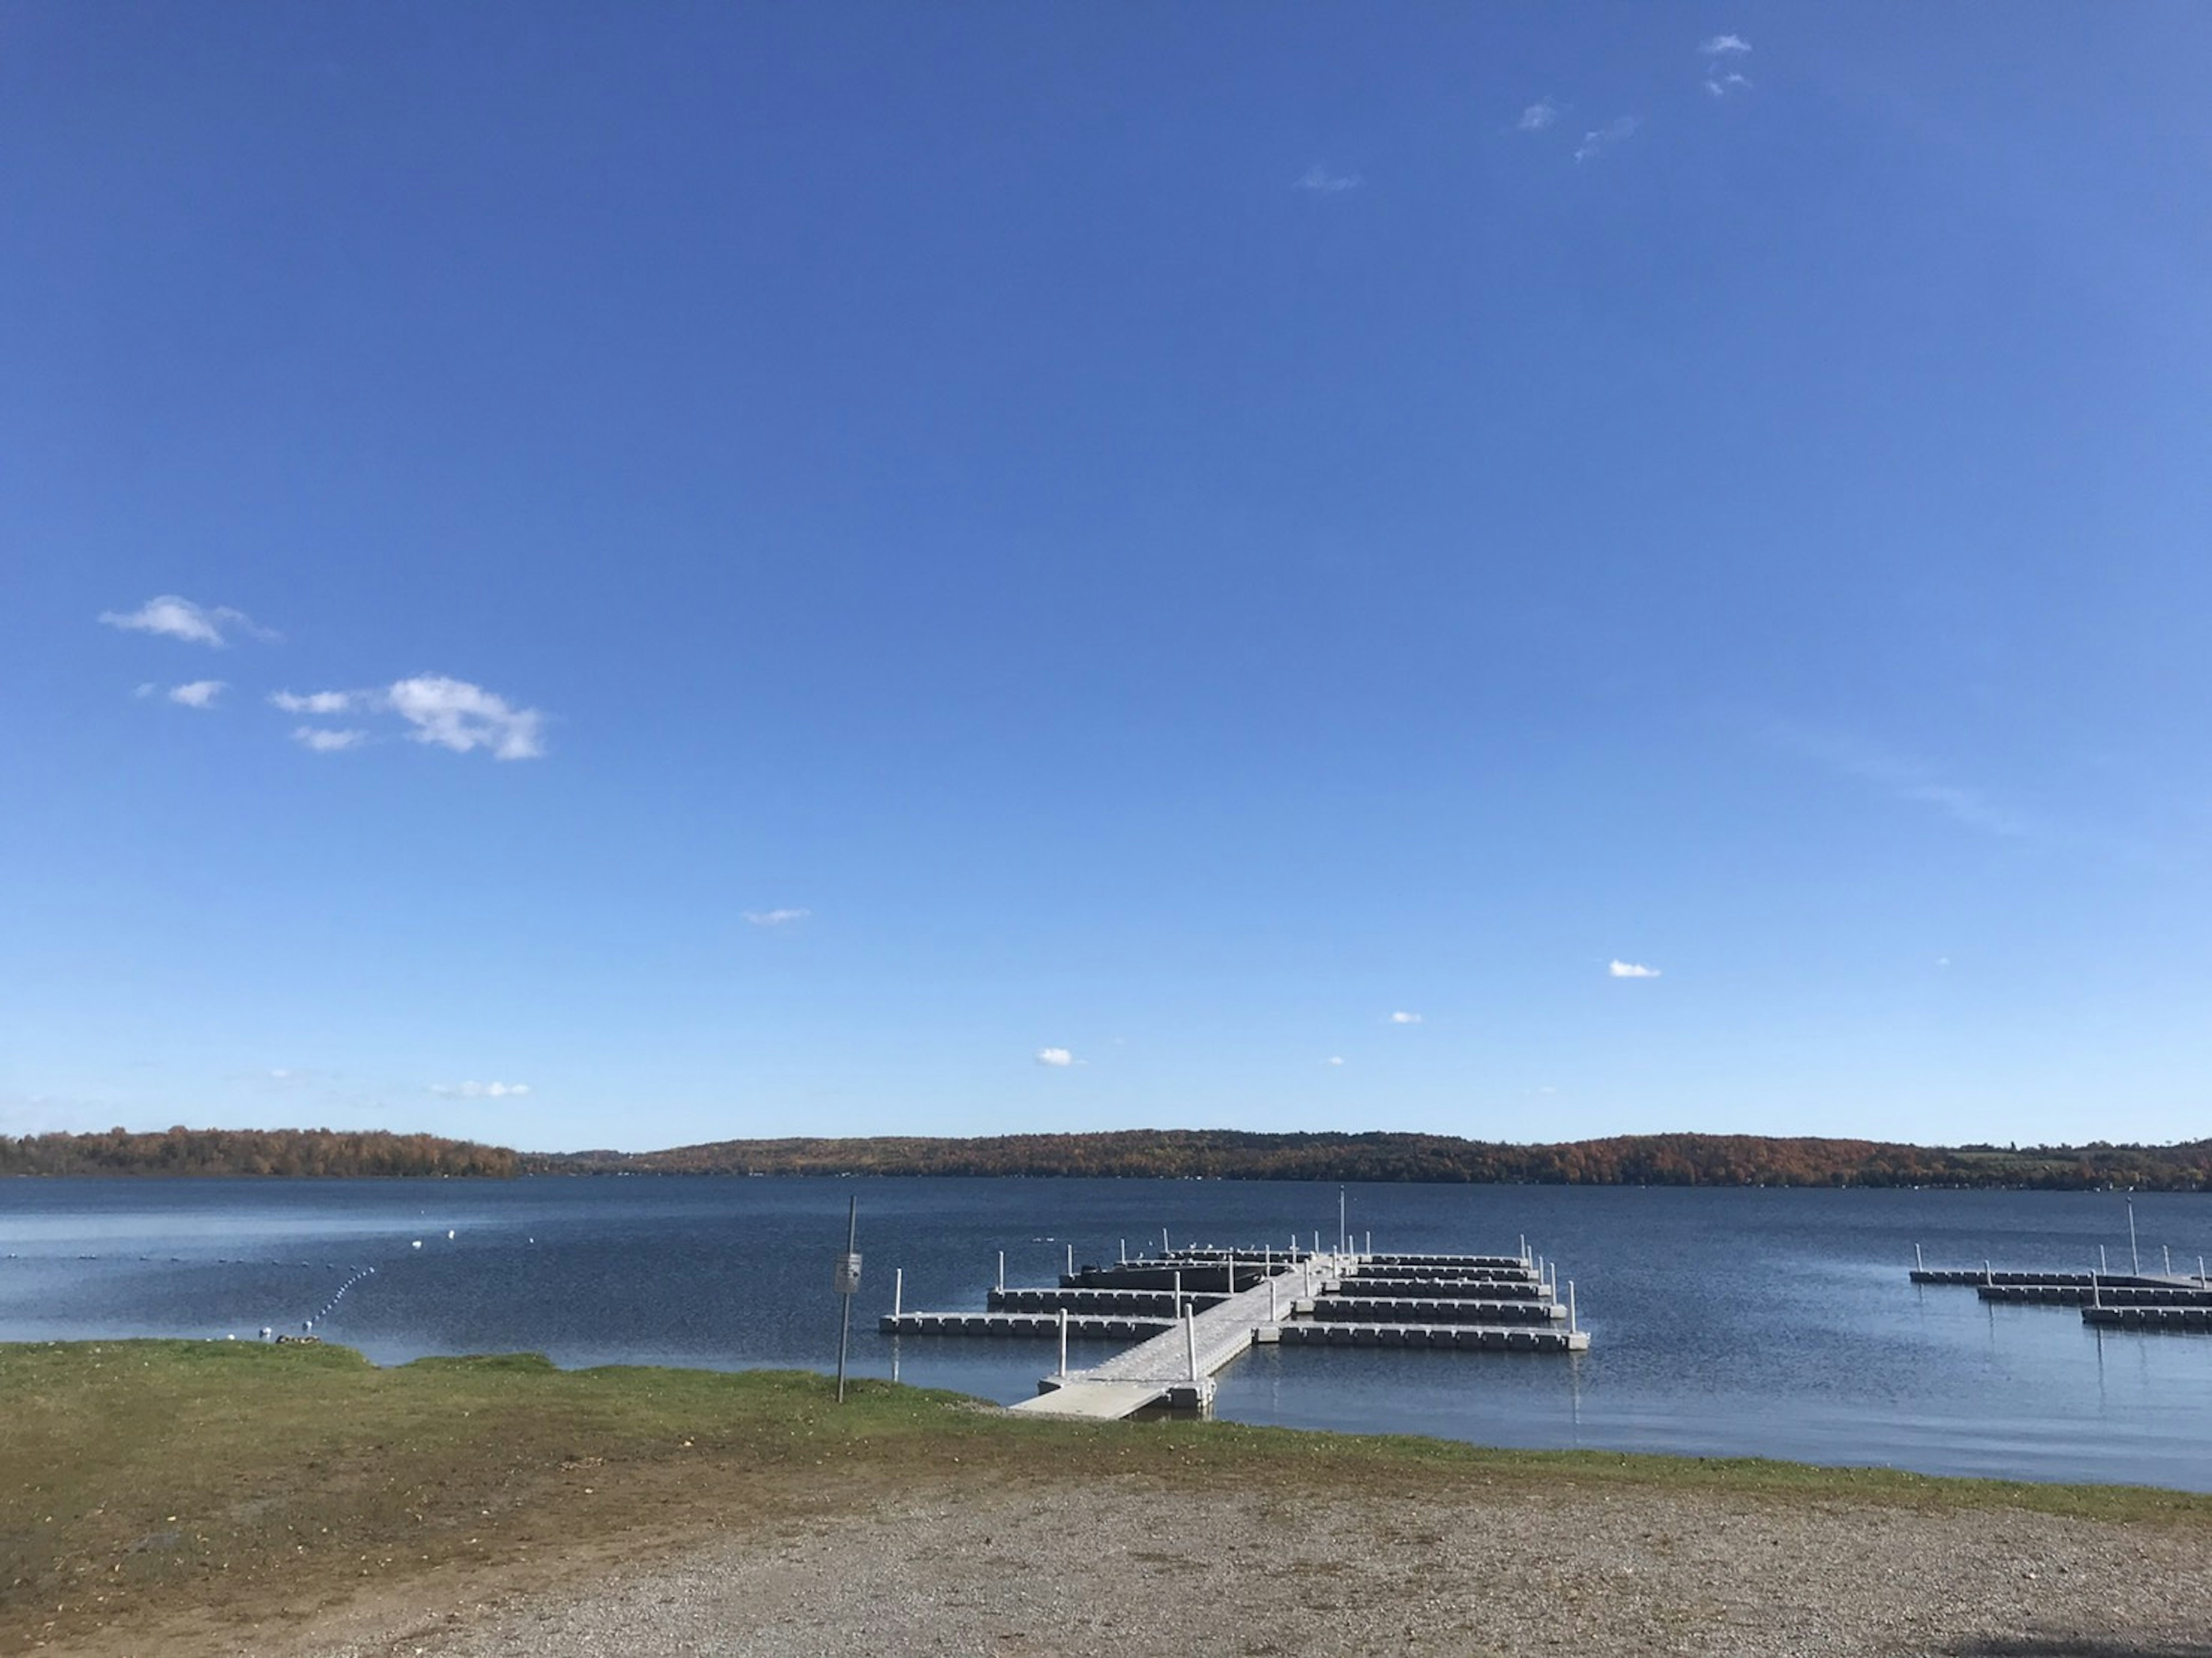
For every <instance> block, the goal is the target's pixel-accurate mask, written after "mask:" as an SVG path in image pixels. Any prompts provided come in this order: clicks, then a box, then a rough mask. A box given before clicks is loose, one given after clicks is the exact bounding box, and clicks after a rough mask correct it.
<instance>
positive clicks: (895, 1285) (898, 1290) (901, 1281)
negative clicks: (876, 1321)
mask: <svg viewBox="0 0 2212 1658" xmlns="http://www.w3.org/2000/svg"><path fill="white" fill-rule="evenodd" d="M905 1294H906V1268H905V1267H903V1266H894V1267H892V1268H891V1316H892V1317H893V1318H896V1317H897V1316H898V1315H899V1301H900V1298H901V1297H903V1296H904V1295H905Z"/></svg>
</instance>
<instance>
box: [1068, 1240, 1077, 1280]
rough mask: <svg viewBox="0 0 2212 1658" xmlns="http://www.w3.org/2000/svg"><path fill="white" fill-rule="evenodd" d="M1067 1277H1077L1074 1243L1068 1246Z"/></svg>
mask: <svg viewBox="0 0 2212 1658" xmlns="http://www.w3.org/2000/svg"><path fill="white" fill-rule="evenodd" d="M1067 1275H1068V1277H1070V1278H1073V1277H1074V1276H1075V1246H1074V1245H1073V1244H1072V1243H1071V1244H1069V1245H1068V1246H1067Z"/></svg>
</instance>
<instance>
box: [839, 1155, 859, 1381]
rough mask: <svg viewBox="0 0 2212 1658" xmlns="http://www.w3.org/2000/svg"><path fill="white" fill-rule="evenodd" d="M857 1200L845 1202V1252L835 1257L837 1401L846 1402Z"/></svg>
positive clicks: (855, 1283)
mask: <svg viewBox="0 0 2212 1658" xmlns="http://www.w3.org/2000/svg"><path fill="white" fill-rule="evenodd" d="M859 1244H860V1199H859V1198H858V1197H854V1198H850V1199H847V1207H846V1210H845V1253H844V1254H842V1255H840V1256H838V1257H837V1282H836V1290H837V1298H838V1299H839V1300H840V1301H842V1303H844V1306H845V1310H844V1314H843V1315H842V1317H841V1318H840V1319H839V1321H838V1325H837V1402H838V1403H839V1404H840V1405H842V1404H843V1403H844V1402H845V1353H846V1351H847V1350H848V1348H849V1347H850V1346H851V1345H852V1343H853V1297H854V1296H855V1295H857V1294H858V1293H859V1292H860V1248H859V1247H858V1246H859Z"/></svg>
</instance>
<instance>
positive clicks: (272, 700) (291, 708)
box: [269, 691, 362, 714]
mask: <svg viewBox="0 0 2212 1658" xmlns="http://www.w3.org/2000/svg"><path fill="white" fill-rule="evenodd" d="M359 701H362V693H361V692H359V691H310V692H308V693H307V695H305V696H298V695H294V694H293V693H292V692H290V691H271V692H270V694H269V706H270V708H282V709H283V710H284V712H285V713H287V714H343V713H344V712H345V711H346V710H347V709H348V708H352V707H354V706H355V704H356V703H357V702H359Z"/></svg>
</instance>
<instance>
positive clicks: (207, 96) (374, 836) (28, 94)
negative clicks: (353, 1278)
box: [0, 0, 2212, 1147]
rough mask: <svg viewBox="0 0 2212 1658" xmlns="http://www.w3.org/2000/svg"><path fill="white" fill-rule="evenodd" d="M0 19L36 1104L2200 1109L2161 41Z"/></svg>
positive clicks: (12, 709) (8, 1013) (424, 18)
mask: <svg viewBox="0 0 2212 1658" xmlns="http://www.w3.org/2000/svg"><path fill="white" fill-rule="evenodd" d="M0 27H4V37H5V39H4V51H0V144H4V150H5V155H6V157H7V164H6V168H5V173H6V179H7V182H6V184H5V186H4V189H5V191H6V201H7V210H6V212H5V214H4V216H0V237H4V238H5V257H4V258H0V361H4V362H5V364H6V365H7V372H6V373H5V374H0V560H4V569H5V592H6V597H7V602H6V604H5V606H4V608H3V609H0V628H4V629H5V632H4V635H0V664H4V666H5V676H6V684H5V689H6V695H5V699H4V702H0V709H4V713H0V776H4V777H5V779H6V780H8V786H7V790H6V793H7V796H8V799H9V806H8V808H7V810H6V811H4V812H0V1131H5V1132H13V1133H26V1132H30V1131H33V1130H42V1129H47V1128H57V1127H61V1128H101V1127H107V1126H109V1125H110V1124H113V1123H122V1124H125V1125H129V1126H131V1127H165V1126H167V1125H168V1124H170V1123H172V1122H179V1121H181V1122H188V1123H193V1124H222V1125H245V1124H286V1123H329V1124H332V1125H337V1126H358V1127H393V1128H404V1129H416V1128H427V1129H433V1130H436V1131H440V1132H445V1133H459V1134H466V1135H471V1136H476V1137H480V1138H484V1139H493V1140H497V1141H501V1142H504V1143H507V1144H511V1145H525V1146H532V1147H580V1146H590V1145H617V1146H626V1147H644V1146H651V1145H668V1144H676V1143H682V1142H687V1141H694V1140H700V1139H716V1138H725V1137H731V1136H743V1135H758V1134H775V1133H802V1132H804V1133H874V1132H930V1133H995V1132H1002V1131H1015V1130H1027V1129H1037V1130H1049V1129H1088V1128H1107V1127H1134V1126H1146V1125H1151V1126H1185V1125H1188V1126H1199V1125H1210V1126H1228V1127H1312V1128H1335V1127H1342V1128H1369V1127H1384V1128H1407V1129H1431V1130H1437V1131H1441V1132H1448V1133H1466V1134H1471V1135H1476V1136H1481V1137H1498V1138H1507V1139H1554V1138H1565V1137H1575V1136H1583V1135H1589V1134H1597V1133H1616V1132H1632V1131H1643V1130H1657V1129H1702V1130H1713V1131H1735V1130H1741V1131H1748V1132H1762V1133H1853V1134H1868V1135H1874V1136H1880V1137H1893V1138H1902V1139H1918V1140H1956V1139H1999V1140H2008V1139H2021V1140H2023V1141H2026V1140H2032V1139H2033V1140H2042V1139H2060V1138H2070V1139H2087V1138H2112V1139H2130V1138H2147V1139H2175V1138H2182V1137H2196V1136H2200V1135H2202V1134H2203V1133H2206V1132H2208V1127H2212V1120H2208V1114H2207V1113H2206V1111H2205V1109H2204V1102H2205V1096H2206V1077H2207V1074H2208V1070H2207V1060H2208V1057H2209V1056H2212V1055H2208V1050H2209V1049H2212V1034H2208V1033H2212V1017H2208V1015H2212V969H2208V967H2207V965H2206V959H2205V956H2206V953H2205V945H2204V938H2205V934H2206V932H2207V922H2208V902H2207V901H2208V899H2212V882H2208V878H2207V860H2206V851H2205V849H2206V846H2207V835H2208V830H2212V765H2208V761H2212V722H2208V720H2207V717H2206V716H2207V714H2208V701H2209V700H2208V695H2207V693H2208V689H2212V652H2209V651H2208V650H2207V618H2208V616H2212V565H2208V561H2207V558H2206V552H2207V547H2206V539H2207V537H2206V527H2207V525H2208V522H2212V468H2208V467H2207V466H2206V465H2204V459H2203V449H2204V430H2205V426H2204V411H2205V410H2206V409H2207V408H2208V406H2212V398H2208V391H2212V387H2208V386H2207V383H2206V382H2207V379H2208V374H2207V364H2208V362H2212V352H2208V346H2212V327H2208V322H2212V301H2208V298H2207V295H2208V294H2212V285H2208V282H2207V281H2206V275H2207V271H2208V270H2212V216H2208V215H2207V214H2206V213H2205V212H2204V211H2203V179H2204V177H2205V167H2206V162H2207V159H2208V155H2212V101H2208V100H2205V99H2204V97H2203V90H2202V89H2203V82H2204V73H2205V70H2206V67H2207V59H2208V49H2212V19H2208V17H2207V15H2206V14H2205V13H2204V12H2203V10H2202V9H2198V8H2195V7H2192V6H2187V5H2179V4H2175V5H2164V6H2160V5H2146V6H2142V7H2136V8H2130V9H2128V10H2127V12H2126V14H2125V15H2124V19H2123V18H2121V17H2119V16H2118V15H2117V14H2115V13H2113V12H2112V11H2111V10H2110V9H2100V8H2087V7H2080V6H2035V5H2028V6H2020V5H2007V6H2002V7H1997V6H1978V5H1960V6H1947V7H1927V6H1922V5H1917V4H1916V5H1897V6H1891V7H1887V8H1884V7H1881V6H1853V7H1848V8H1837V7H1833V6H1814V5H1779V4H1775V5H1758V4H1739V5H1735V6H1731V7H1723V8H1718V9H1709V8H1705V7H1701V6H1691V5H1682V6H1674V5H1663V6H1662V5H1652V6H1641V5H1638V6H1629V5H1620V6H1612V7H1576V8H1565V7H1561V8H1537V7H1448V6H1404V7H1395V8H1377V7H1371V6H1364V5H1360V6H1353V5H1342V6H1328V5H1314V6H1308V7H1298V8H1284V7H1279V6H1274V5H1260V4H1250V5H1242V6H1239V5H1231V4H1223V5H1215V6H1206V7H1189V6H1160V7H1145V6H1116V7H1110V8H1101V7H1081V6H1073V5H1070V6H1053V5H1039V6H1024V7H996V8H990V7H976V8H942V7H913V6H908V5H904V4H899V5H884V6H878V7H868V6H843V7H835V8H798V7H755V8H750V9H744V8H729V7H720V6H708V5H700V6H686V5H661V6H655V7H622V8H608V7H565V6H561V5H555V4H548V3H539V0H532V3H529V4H514V5H501V4H490V3H487V4H482V5H477V6H472V7H465V8H456V7H450V6H446V5H428V4H417V5H406V4H400V5H377V6H369V5H334V6H323V7H300V6H294V5H289V4H285V5H276V4H270V5H254V4H243V3H242V4H238V5H234V6H228V7H222V8H216V9H208V8H180V7H173V6H149V7H143V8H141V7H133V6H129V5H120V4H118V5H113V6H102V7H82V6H76V5H68V4H60V3H46V4H19V5H15V6H13V7H11V8H9V11H8V14H7V16H6V19H5V22H4V26H0Z"/></svg>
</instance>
